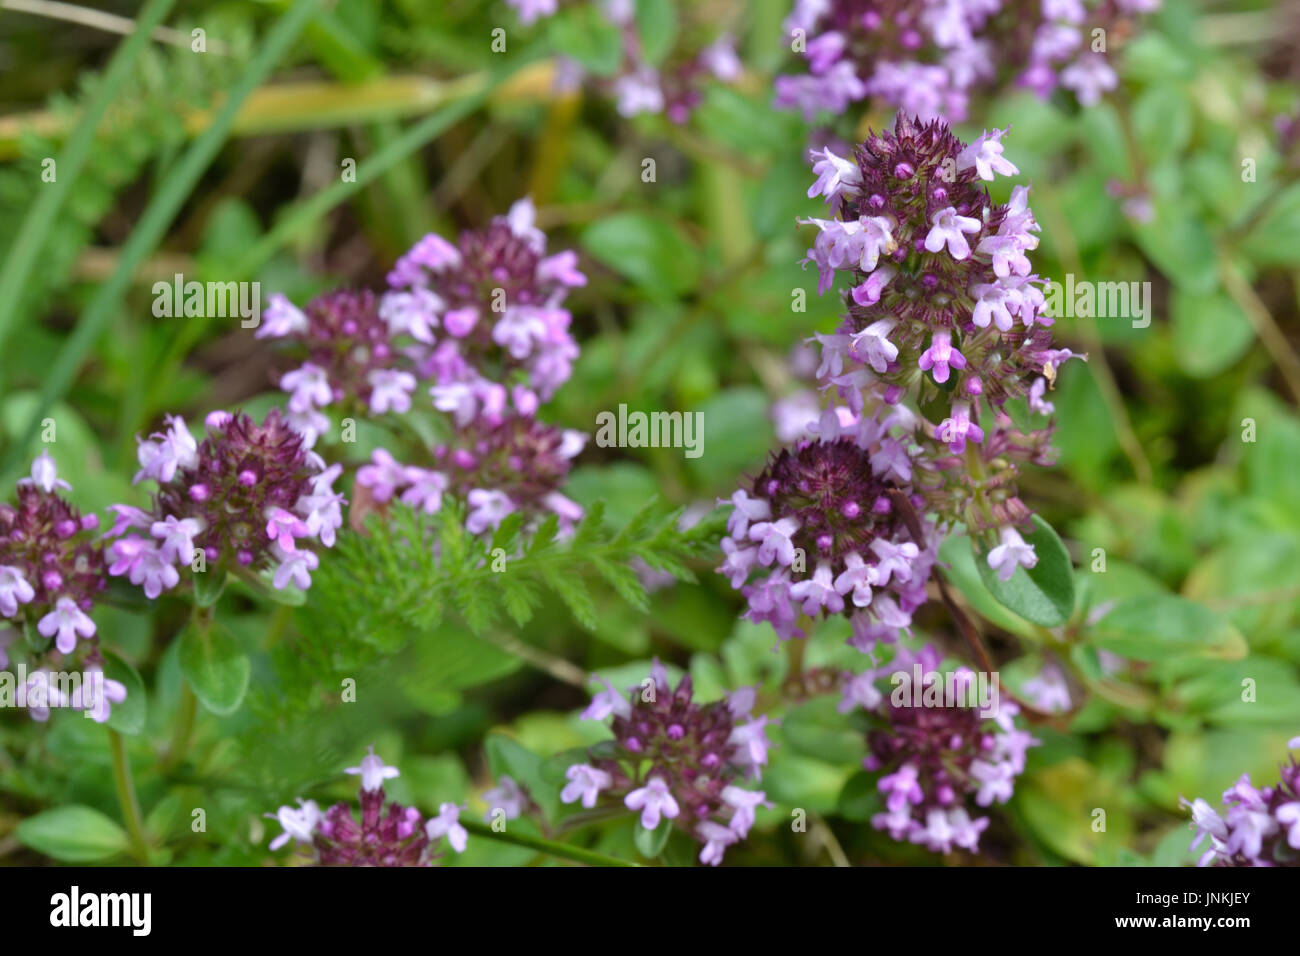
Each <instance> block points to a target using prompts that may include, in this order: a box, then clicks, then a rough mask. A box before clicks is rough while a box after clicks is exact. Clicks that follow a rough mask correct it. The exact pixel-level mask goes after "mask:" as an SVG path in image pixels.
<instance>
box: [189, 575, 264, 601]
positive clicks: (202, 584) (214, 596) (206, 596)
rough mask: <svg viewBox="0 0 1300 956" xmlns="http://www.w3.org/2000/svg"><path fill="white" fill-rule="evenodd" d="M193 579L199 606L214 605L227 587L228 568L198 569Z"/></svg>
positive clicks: (195, 599)
mask: <svg viewBox="0 0 1300 956" xmlns="http://www.w3.org/2000/svg"><path fill="white" fill-rule="evenodd" d="M193 580H194V603H195V604H197V605H198V606H199V607H212V606H213V605H215V604H216V603H217V601H218V600H220V599H221V592H222V591H224V590H225V589H226V569H225V568H224V567H216V568H213V569H212V570H211V571H196V572H194V575H193ZM272 590H274V588H272Z"/></svg>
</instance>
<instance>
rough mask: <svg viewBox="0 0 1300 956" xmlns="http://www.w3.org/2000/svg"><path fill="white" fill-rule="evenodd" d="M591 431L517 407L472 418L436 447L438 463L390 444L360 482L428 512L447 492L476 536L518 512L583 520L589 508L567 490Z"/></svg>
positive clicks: (378, 497)
mask: <svg viewBox="0 0 1300 956" xmlns="http://www.w3.org/2000/svg"><path fill="white" fill-rule="evenodd" d="M585 443H586V436H585V435H583V434H582V433H581V432H578V431H574V430H572V429H560V428H556V427H555V426H553V425H546V424H544V423H542V422H539V421H537V419H535V418H531V417H529V416H527V415H522V414H519V413H517V412H508V413H507V414H505V415H504V416H501V417H498V416H484V417H481V418H478V419H476V420H475V421H472V422H470V423H468V424H467V425H466V426H465V427H464V428H463V429H462V430H461V431H460V432H459V433H458V434H457V435H456V438H455V441H454V442H453V443H452V444H446V445H439V446H438V447H436V448H434V449H433V462H432V465H431V467H428V468H425V467H420V466H418V465H405V464H401V463H399V462H398V461H397V460H396V459H394V458H393V456H392V455H391V454H390V453H389V452H388V451H386V450H385V449H382V448H379V449H376V450H375V451H374V453H373V454H372V455H371V460H370V463H369V464H367V465H363V466H362V467H361V468H360V469H358V471H357V483H358V484H359V485H361V486H362V487H364V488H366V489H368V490H369V492H370V496H371V498H373V499H374V500H375V501H376V502H378V503H379V504H384V503H385V502H387V501H389V500H391V499H392V498H394V497H396V498H397V499H398V500H400V501H401V502H402V503H403V504H407V505H410V506H411V507H412V508H417V509H419V510H421V511H424V512H426V513H427V514H436V513H437V512H439V511H441V510H442V499H443V495H444V494H449V495H451V496H452V497H454V498H456V499H457V500H459V501H461V502H463V503H464V504H465V506H466V508H467V517H466V521H465V526H466V528H467V529H468V530H469V531H470V533H471V534H482V533H484V532H487V531H493V530H496V528H497V526H498V525H500V524H501V522H502V521H503V520H504V519H505V517H506V515H508V514H511V513H512V512H516V511H519V512H523V513H524V514H525V515H527V516H529V517H536V516H539V515H543V514H546V513H550V512H554V513H555V514H556V515H557V516H558V517H559V519H560V524H561V527H562V528H565V529H567V528H570V527H572V526H573V524H575V523H576V522H577V521H578V520H580V519H581V518H582V508H581V507H580V506H579V505H578V504H577V503H576V502H574V501H572V500H570V499H569V498H567V497H565V496H564V495H563V494H562V493H561V492H560V488H561V487H562V486H563V485H564V480H565V478H566V477H567V476H568V473H569V462H570V461H571V460H572V459H573V458H574V457H575V456H576V455H577V454H578V453H579V452H580V451H582V448H583V445H584V444H585Z"/></svg>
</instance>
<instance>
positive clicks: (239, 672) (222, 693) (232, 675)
mask: <svg viewBox="0 0 1300 956" xmlns="http://www.w3.org/2000/svg"><path fill="white" fill-rule="evenodd" d="M180 665H181V673H182V674H184V675H185V680H186V681H187V682H188V683H189V685H190V687H191V688H192V689H193V690H194V694H195V696H196V697H198V699H199V700H200V701H202V702H203V706H204V707H206V708H207V709H208V710H209V711H211V712H212V713H214V714H216V715H218V716H220V717H224V716H226V715H227V714H233V713H234V712H235V711H236V710H238V709H239V705H240V704H241V703H242V702H243V700H244V694H245V693H246V692H247V691H248V680H249V677H250V676H251V675H252V665H251V664H250V662H249V660H248V655H247V654H245V653H244V650H243V648H241V647H240V646H239V642H238V641H236V640H235V638H234V637H233V636H232V635H231V634H230V633H229V632H228V631H226V630H225V629H223V628H221V627H219V626H211V625H209V626H207V627H204V626H202V625H200V624H191V625H190V626H189V627H187V628H186V629H185V632H184V633H183V634H182V635H181V643H180Z"/></svg>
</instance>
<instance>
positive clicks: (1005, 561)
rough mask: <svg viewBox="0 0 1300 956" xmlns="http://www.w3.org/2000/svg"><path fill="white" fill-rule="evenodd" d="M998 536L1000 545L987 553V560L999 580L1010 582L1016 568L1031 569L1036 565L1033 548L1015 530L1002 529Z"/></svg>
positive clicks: (1035, 555) (1036, 557) (1036, 559)
mask: <svg viewBox="0 0 1300 956" xmlns="http://www.w3.org/2000/svg"><path fill="white" fill-rule="evenodd" d="M998 534H999V537H1000V539H1001V542H1002V543H1001V544H999V545H998V546H997V547H995V548H993V549H992V550H991V551H990V552H989V554H988V558H987V560H988V563H989V567H990V568H992V569H993V570H994V571H996V572H998V577H999V578H1000V579H1001V580H1003V581H1010V580H1011V575H1013V574H1015V573H1016V568H1018V567H1025V568H1032V567H1033V566H1034V565H1036V564H1037V563H1038V555H1037V554H1035V553H1034V546H1033V545H1032V544H1026V543H1025V539H1024V538H1022V537H1020V532H1018V531H1016V529H1015V528H1010V527H1007V528H1003V529H1002V530H1001V531H1000V532H999V533H998Z"/></svg>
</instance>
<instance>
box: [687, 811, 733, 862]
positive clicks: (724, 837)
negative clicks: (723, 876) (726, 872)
mask: <svg viewBox="0 0 1300 956" xmlns="http://www.w3.org/2000/svg"><path fill="white" fill-rule="evenodd" d="M695 836H696V837H697V838H698V839H699V840H700V842H701V843H703V844H704V847H703V849H701V850H700V862H701V863H703V864H705V865H707V866H717V865H718V864H719V863H721V862H722V855H723V853H725V852H726V849H727V847H729V846H731V845H732V844H733V843H736V842H738V841H739V840H740V839H741V837H740V835H739V834H737V833H736V831H735V830H733V829H731V828H730V827H726V826H723V825H722V824H721V823H715V822H714V821H713V820H704V821H702V822H701V823H700V825H699V826H697V827H696V828H695Z"/></svg>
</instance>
